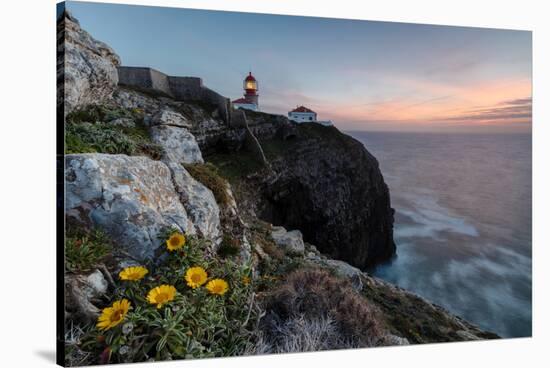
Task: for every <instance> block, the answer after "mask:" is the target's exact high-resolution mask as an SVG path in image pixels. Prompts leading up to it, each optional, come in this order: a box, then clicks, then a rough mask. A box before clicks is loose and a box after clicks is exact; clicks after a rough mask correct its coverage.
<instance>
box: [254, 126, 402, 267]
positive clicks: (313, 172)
mask: <svg viewBox="0 0 550 368" xmlns="http://www.w3.org/2000/svg"><path fill="white" fill-rule="evenodd" d="M284 142H286V144H288V147H289V149H288V150H287V149H283V150H282V152H281V154H280V155H278V156H277V158H276V159H274V160H273V161H272V168H273V171H274V173H273V174H272V175H270V176H268V177H266V178H265V179H263V180H260V182H261V185H262V194H263V196H262V199H261V204H260V216H261V217H263V218H265V219H267V220H269V221H270V222H273V223H274V224H280V225H283V226H285V227H287V228H291V229H300V230H301V231H302V232H303V234H304V238H305V240H306V241H308V242H310V243H312V244H316V245H317V247H318V248H319V250H320V251H321V252H323V253H325V254H327V255H328V256H330V257H331V258H336V259H341V260H344V261H346V262H348V263H350V264H352V265H354V266H357V267H360V268H365V267H367V266H370V265H373V264H375V263H377V262H380V261H383V260H386V259H388V258H390V257H391V256H392V255H393V254H394V253H395V245H394V242H393V209H392V208H391V206H390V194H389V190H388V187H387V186H386V184H385V183H384V179H383V177H382V174H381V172H380V169H379V167H378V162H377V161H376V159H375V158H374V157H373V156H372V155H371V154H370V153H369V152H368V151H367V150H366V149H365V148H364V147H363V145H362V144H361V143H359V142H358V141H356V140H355V139H353V138H351V137H349V136H347V135H345V134H343V133H341V132H339V131H338V130H337V129H336V128H333V127H325V126H321V125H318V124H314V123H312V124H306V125H300V126H298V127H297V128H296V136H295V137H293V138H292V139H291V140H287V141H284ZM273 143H274V142H273V141H272V142H267V143H266V144H267V145H269V144H273Z"/></svg>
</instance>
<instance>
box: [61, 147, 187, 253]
mask: <svg viewBox="0 0 550 368" xmlns="http://www.w3.org/2000/svg"><path fill="white" fill-rule="evenodd" d="M65 188H66V197H65V208H66V215H67V216H69V217H73V218H74V219H76V220H77V221H80V222H84V223H89V224H91V225H95V226H98V227H100V228H102V229H103V230H104V231H105V232H106V233H107V234H108V235H109V236H110V237H111V238H112V239H113V240H114V241H115V244H117V245H119V246H121V247H123V248H124V250H126V251H127V252H128V253H129V254H130V255H131V256H132V257H133V258H135V259H136V260H144V259H151V258H153V257H154V254H155V250H156V249H157V248H158V247H160V246H161V245H162V241H161V240H160V239H158V235H159V233H160V232H161V230H162V229H163V228H167V227H175V228H178V229H179V230H180V231H183V232H186V233H190V234H194V233H195V227H194V224H193V222H192V221H191V219H190V218H189V216H188V215H187V212H186V210H185V207H184V206H183V204H182V203H181V202H180V194H179V193H178V192H177V191H176V190H175V188H174V184H173V182H172V175H171V172H170V169H169V168H168V166H166V164H164V163H162V162H160V161H154V160H151V159H149V158H147V157H130V156H126V155H108V154H99V153H91V154H74V155H67V156H66V160H65Z"/></svg>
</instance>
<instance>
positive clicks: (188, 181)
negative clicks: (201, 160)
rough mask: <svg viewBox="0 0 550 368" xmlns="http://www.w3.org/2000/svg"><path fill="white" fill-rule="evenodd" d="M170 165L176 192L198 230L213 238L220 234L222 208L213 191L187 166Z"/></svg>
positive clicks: (173, 163) (215, 238) (172, 163)
mask: <svg viewBox="0 0 550 368" xmlns="http://www.w3.org/2000/svg"><path fill="white" fill-rule="evenodd" d="M168 167H169V168H170V171H171V172H172V180H173V182H174V185H175V189H176V192H177V193H178V194H179V196H180V201H181V202H182V203H183V206H184V207H185V210H186V211H187V214H188V216H189V218H190V219H191V221H193V224H194V226H195V229H196V230H197V232H199V233H200V234H201V235H203V236H204V237H206V238H209V239H211V240H215V241H216V240H217V239H218V238H219V236H220V209H219V207H218V204H217V203H216V199H215V198H214V194H212V191H210V189H208V188H207V187H205V186H204V185H203V184H201V183H199V182H198V181H196V180H195V179H194V178H193V177H192V176H191V175H189V173H188V172H187V170H185V168H183V167H182V166H181V165H179V164H177V163H175V162H171V163H168Z"/></svg>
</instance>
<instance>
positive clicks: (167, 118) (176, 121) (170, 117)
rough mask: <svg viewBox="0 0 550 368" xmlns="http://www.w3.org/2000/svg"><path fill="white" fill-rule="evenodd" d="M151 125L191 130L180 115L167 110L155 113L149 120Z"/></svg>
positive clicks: (186, 121)
mask: <svg viewBox="0 0 550 368" xmlns="http://www.w3.org/2000/svg"><path fill="white" fill-rule="evenodd" d="M151 125H172V126H179V127H183V128H191V123H190V122H189V121H188V120H187V119H186V118H185V117H184V116H183V115H182V114H180V113H177V112H175V111H171V110H167V109H163V110H160V111H159V112H157V113H156V114H155V115H154V116H153V119H152V120H151Z"/></svg>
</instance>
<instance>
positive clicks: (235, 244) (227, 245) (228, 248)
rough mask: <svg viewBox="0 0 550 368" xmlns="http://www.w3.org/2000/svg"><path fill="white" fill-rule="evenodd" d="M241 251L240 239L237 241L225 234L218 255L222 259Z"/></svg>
mask: <svg viewBox="0 0 550 368" xmlns="http://www.w3.org/2000/svg"><path fill="white" fill-rule="evenodd" d="M240 250H241V243H240V241H239V239H235V238H233V237H231V236H230V235H227V234H224V235H223V238H222V243H221V244H220V247H219V249H218V255H220V256H222V257H230V256H235V255H237V254H239V251H240Z"/></svg>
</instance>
